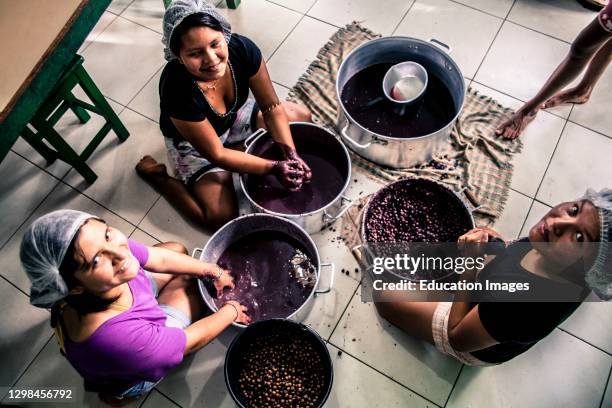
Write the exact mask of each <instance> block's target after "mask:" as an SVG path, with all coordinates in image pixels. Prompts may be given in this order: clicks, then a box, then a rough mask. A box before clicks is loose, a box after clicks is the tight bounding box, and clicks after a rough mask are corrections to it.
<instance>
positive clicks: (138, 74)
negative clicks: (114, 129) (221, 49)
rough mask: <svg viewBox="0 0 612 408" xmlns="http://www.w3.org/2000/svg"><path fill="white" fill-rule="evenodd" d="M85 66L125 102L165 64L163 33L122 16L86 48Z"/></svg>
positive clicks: (113, 95) (115, 97)
mask: <svg viewBox="0 0 612 408" xmlns="http://www.w3.org/2000/svg"><path fill="white" fill-rule="evenodd" d="M83 56H84V57H85V64H84V66H85V69H87V72H88V73H89V75H91V77H92V78H93V80H94V82H95V83H96V84H97V85H98V87H99V88H100V90H102V93H103V94H104V95H105V96H107V97H110V98H111V99H113V100H115V101H117V102H119V103H120V104H122V105H127V104H128V102H129V101H130V100H131V99H132V98H133V97H134V96H135V95H136V94H137V93H138V91H140V89H141V88H142V87H143V86H144V85H145V84H146V83H147V82H148V81H149V79H151V77H153V75H154V74H155V72H157V70H158V69H159V68H160V67H161V66H162V65H163V64H164V57H163V46H162V44H161V35H160V34H159V33H156V32H153V31H151V30H149V29H148V28H145V27H142V26H139V25H138V24H135V23H133V22H131V21H128V20H126V19H124V18H122V17H120V18H117V19H115V20H114V21H113V22H112V23H111V24H110V25H109V26H108V27H107V28H106V30H104V32H103V33H102V34H100V35H99V36H98V37H97V38H96V40H95V41H94V42H93V43H92V44H91V45H90V46H89V47H87V49H86V50H85V51H84V52H83Z"/></svg>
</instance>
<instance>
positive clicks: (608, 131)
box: [570, 69, 612, 137]
mask: <svg viewBox="0 0 612 408" xmlns="http://www.w3.org/2000/svg"><path fill="white" fill-rule="evenodd" d="M611 96H612V69H608V70H607V71H606V72H604V74H603V75H602V77H601V78H599V81H598V82H597V84H596V85H595V88H594V90H593V93H592V94H591V99H589V101H588V102H587V103H585V104H584V105H574V108H573V109H572V114H571V115H570V120H571V121H573V122H576V123H579V124H581V125H583V126H585V127H587V128H589V129H592V130H595V131H597V132H601V133H603V134H605V135H607V136H608V137H612V117H610V116H612V115H610V107H609V106H608V105H610V100H612V98H611Z"/></svg>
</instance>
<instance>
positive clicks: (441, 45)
mask: <svg viewBox="0 0 612 408" xmlns="http://www.w3.org/2000/svg"><path fill="white" fill-rule="evenodd" d="M429 42H430V43H432V44H434V45H436V46H438V48H444V51H445V52H446V53H447V54H450V53H451V52H453V47H451V46H450V45H448V44H445V43H443V42H442V41H440V40H436V39H435V38H430V39H429Z"/></svg>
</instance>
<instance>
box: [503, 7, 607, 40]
mask: <svg viewBox="0 0 612 408" xmlns="http://www.w3.org/2000/svg"><path fill="white" fill-rule="evenodd" d="M595 15H596V14H595V13H593V12H592V11H590V10H587V9H585V8H584V7H582V6H581V5H580V4H579V3H578V2H576V1H575V0H517V1H516V3H515V4H514V7H513V8H512V11H511V12H510V15H508V20H510V21H512V22H514V23H517V24H520V25H523V26H525V27H529V28H531V29H533V30H535V31H538V32H541V33H544V34H548V35H551V36H553V37H555V38H559V39H561V40H563V41H567V42H572V41H573V40H574V38H576V36H577V35H578V33H579V32H580V31H581V30H582V29H583V28H584V27H586V26H587V24H589V23H590V22H591V21H592V20H593V19H594V18H595Z"/></svg>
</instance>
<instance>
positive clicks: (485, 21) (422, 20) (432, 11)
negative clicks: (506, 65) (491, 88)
mask: <svg viewBox="0 0 612 408" xmlns="http://www.w3.org/2000/svg"><path fill="white" fill-rule="evenodd" d="M502 21H503V20H501V19H499V18H497V17H493V16H490V15H488V14H485V13H481V12H480V11H476V10H474V9H472V8H469V7H466V6H463V5H461V4H458V3H455V2H452V1H449V0H427V1H423V0H417V1H416V2H415V3H414V4H413V5H412V7H411V8H410V11H409V12H408V14H407V15H406V17H405V18H404V19H403V20H402V22H401V24H400V25H399V27H398V28H397V30H396V31H395V32H394V35H405V36H408V37H415V38H419V39H422V40H425V41H427V40H429V39H430V38H435V39H436V40H439V41H441V42H443V43H445V44H448V45H449V46H451V47H452V52H451V54H450V57H451V58H452V59H453V60H455V62H457V64H458V65H459V68H460V69H461V71H462V73H463V75H464V76H466V77H468V78H472V77H473V76H474V74H475V73H476V70H477V69H478V66H479V65H480V63H481V62H482V60H483V58H484V57H485V54H486V52H487V50H488V49H489V46H490V45H491V43H492V42H493V39H494V38H495V34H496V33H497V31H498V30H499V27H500V26H501V25H502Z"/></svg>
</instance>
